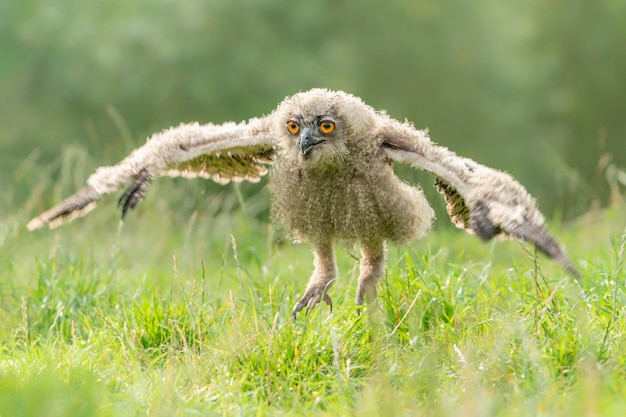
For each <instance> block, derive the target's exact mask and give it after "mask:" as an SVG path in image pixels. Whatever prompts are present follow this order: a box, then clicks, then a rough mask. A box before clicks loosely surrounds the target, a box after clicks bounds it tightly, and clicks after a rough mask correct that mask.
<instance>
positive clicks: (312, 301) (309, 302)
mask: <svg viewBox="0 0 626 417" xmlns="http://www.w3.org/2000/svg"><path fill="white" fill-rule="evenodd" d="M322 294H323V295H322ZM321 300H324V302H325V303H326V304H327V305H328V306H329V307H330V312H331V313H332V312H333V301H332V300H331V298H330V295H328V294H327V293H326V292H324V289H323V288H312V289H310V290H308V291H307V292H306V293H305V294H304V295H303V296H302V298H301V299H300V301H298V302H297V303H296V305H295V306H294V307H293V310H291V315H292V316H293V318H294V320H295V319H296V317H297V316H298V313H299V312H300V311H302V310H303V309H304V307H305V306H306V310H305V311H306V314H309V311H310V310H311V309H313V307H315V306H316V305H317V303H319V302H320V301H321Z"/></svg>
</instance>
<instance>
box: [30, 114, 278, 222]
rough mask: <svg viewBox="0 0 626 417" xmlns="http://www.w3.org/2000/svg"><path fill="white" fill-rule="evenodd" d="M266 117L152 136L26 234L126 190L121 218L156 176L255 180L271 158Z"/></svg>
mask: <svg viewBox="0 0 626 417" xmlns="http://www.w3.org/2000/svg"><path fill="white" fill-rule="evenodd" d="M268 123H269V122H268V120H267V118H260V119H251V120H249V121H248V122H242V123H240V124H236V123H225V124H222V125H214V124H205V125H200V124H198V123H192V124H181V125H180V126H178V127H173V128H170V129H167V130H164V131H162V132H159V133H156V134H154V135H153V136H152V137H150V138H149V139H148V141H147V142H146V143H145V144H144V145H143V146H141V147H139V148H137V149H135V150H134V151H133V152H131V154H130V155H128V156H127V157H126V158H124V159H123V160H122V161H121V162H120V163H118V164H117V165H113V166H106V167H100V168H98V169H97V170H96V172H95V173H94V174H92V175H91V176H90V177H89V178H88V180H87V186H86V187H85V188H83V189H81V190H80V191H78V192H77V193H76V194H74V195H72V196H71V197H69V198H67V199H66V200H64V201H62V202H61V203H59V204H58V205H56V206H54V207H53V208H51V209H50V210H48V211H46V212H45V213H43V214H41V215H40V216H37V217H35V218H34V219H32V220H31V221H30V222H29V223H28V224H27V226H26V227H27V228H28V230H35V229H39V228H41V227H44V226H46V225H47V226H49V227H50V228H55V227H57V226H60V225H62V224H65V223H67V222H69V221H71V220H73V219H75V218H77V217H80V216H83V215H85V214H87V213H88V212H89V211H91V210H92V209H93V208H94V207H95V204H96V202H97V201H98V200H99V199H100V198H101V197H102V196H104V195H105V194H109V193H112V192H115V191H117V190H119V189H120V188H122V187H124V186H127V188H126V191H125V192H124V193H123V194H122V196H121V198H120V200H119V205H120V207H121V209H122V215H124V214H126V212H127V211H128V210H129V209H131V208H134V207H135V206H136V205H137V203H139V201H141V199H142V198H143V196H144V194H145V193H146V191H147V189H148V185H149V183H150V181H151V180H152V179H153V178H154V177H156V176H158V175H169V176H182V177H186V178H195V177H203V178H210V179H213V180H215V181H217V182H219V183H226V182H228V181H231V180H233V181H243V180H246V181H258V180H259V178H260V177H261V176H262V175H264V174H265V173H266V172H267V168H266V164H268V163H271V161H272V159H273V155H274V141H273V139H272V137H271V135H270V128H269V126H268Z"/></svg>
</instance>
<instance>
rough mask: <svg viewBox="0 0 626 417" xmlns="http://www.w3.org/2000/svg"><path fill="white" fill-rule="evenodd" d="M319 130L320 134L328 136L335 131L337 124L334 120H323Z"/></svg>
mask: <svg viewBox="0 0 626 417" xmlns="http://www.w3.org/2000/svg"><path fill="white" fill-rule="evenodd" d="M319 128H320V132H322V133H323V134H325V135H328V134H329V133H333V131H334V130H335V122H333V121H332V120H322V121H321V122H320V124H319Z"/></svg>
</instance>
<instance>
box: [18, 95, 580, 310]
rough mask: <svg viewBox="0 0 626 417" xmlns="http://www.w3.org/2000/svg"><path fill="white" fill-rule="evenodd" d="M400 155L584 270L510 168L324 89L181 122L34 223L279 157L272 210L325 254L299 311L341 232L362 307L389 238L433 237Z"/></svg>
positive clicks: (483, 232) (323, 291)
mask: <svg viewBox="0 0 626 417" xmlns="http://www.w3.org/2000/svg"><path fill="white" fill-rule="evenodd" d="M396 162H398V163H403V164H407V165H410V166H413V167H415V168H418V169H423V170H425V171H428V172H429V173H431V174H433V175H434V176H435V177H436V181H435V185H436V187H437V189H438V191H439V192H440V193H442V194H443V195H444V197H445V199H446V202H447V211H448V213H449V215H450V217H451V219H452V221H453V222H454V223H455V224H456V225H457V227H460V228H463V229H465V230H467V231H468V232H470V233H474V234H476V235H478V236H479V237H480V238H482V239H484V240H488V239H491V238H493V237H496V236H502V237H513V238H518V239H522V240H525V241H528V242H531V243H533V244H535V245H536V246H537V248H539V249H540V250H541V251H543V252H544V253H546V254H547V255H548V256H550V257H552V258H553V259H555V260H556V261H557V262H559V263H560V264H561V265H563V266H564V267H565V268H566V269H567V270H568V271H569V272H570V273H571V274H573V275H574V276H578V272H577V270H576V268H575V267H574V265H573V264H572V263H571V261H570V260H569V259H568V258H567V256H566V255H565V253H564V251H563V250H562V249H561V247H560V246H559V245H558V244H557V242H556V241H555V240H554V239H553V238H552V237H551V236H550V234H549V233H548V232H547V230H546V229H545V227H544V222H545V220H544V217H543V216H542V214H541V213H540V212H539V210H538V209H537V204H536V201H535V200H534V198H533V197H532V196H531V195H530V194H529V193H528V192H527V191H526V189H525V188H524V187H523V186H522V185H520V184H519V183H518V182H517V181H515V180H514V179H513V178H512V177H511V176H510V175H508V174H505V173H503V172H500V171H497V170H494V169H491V168H488V167H485V166H483V165H480V164H478V163H476V162H474V161H472V160H470V159H467V158H463V157H459V156H457V155H456V154H455V153H453V152H451V151H449V150H448V149H447V148H445V147H443V146H438V145H436V144H434V143H433V142H431V141H430V139H429V138H428V135H427V133H426V131H423V130H417V129H415V128H414V127H413V125H411V124H409V123H401V122H399V121H397V120H395V119H393V118H391V117H389V116H387V115H386V114H384V113H381V112H376V111H375V110H374V109H373V108H372V107H370V106H368V105H366V104H365V103H363V102H362V101H361V100H360V99H359V98H357V97H355V96H352V95H350V94H347V93H344V92H341V91H329V90H325V89H313V90H310V91H307V92H302V93H298V94H295V95H293V96H290V97H287V98H286V99H285V100H283V102H282V103H280V104H279V105H278V107H277V108H276V109H275V110H274V111H273V112H272V113H270V114H269V115H267V116H265V117H262V118H254V119H250V120H249V121H247V122H243V123H240V124H235V123H225V124H222V125H214V124H205V125H199V124H197V123H193V124H182V125H180V126H178V127H174V128H171V129H168V130H165V131H163V132H160V133H157V134H155V135H153V136H152V137H151V138H150V139H149V140H148V141H147V143H146V144H145V145H143V146H142V147H140V148H138V149H136V150H135V151H133V152H132V153H131V154H130V155H129V156H128V157H126V158H125V159H124V160H122V161H121V162H120V163H119V164H117V165H114V166H109V167H102V168H99V169H98V170H97V171H96V172H95V173H94V174H93V175H92V176H91V177H89V179H88V180H87V187H85V188H83V189H82V190H80V191H79V192H78V193H76V194H74V195H73V196H71V197H69V198H68V199H67V200H65V201H63V202H61V203H60V204H59V205H57V206H55V207H53V208H52V209H50V210H48V211H46V212H45V213H43V214H42V215H40V216H38V217H36V218H34V219H33V220H31V221H30V222H29V223H28V225H27V227H28V229H29V230H34V229H38V228H40V227H43V226H45V225H48V226H50V227H51V228H52V227H56V226H58V225H60V224H63V223H65V222H68V221H70V220H72V219H74V218H75V217H78V216H81V215H84V214H86V213H87V212H88V211H90V210H91V209H92V208H93V207H94V205H95V202H96V201H97V200H99V199H100V198H101V197H102V196H103V195H105V194H108V193H111V192H114V191H116V190H118V189H120V188H122V187H127V188H126V191H125V192H124V193H123V195H122V197H121V198H120V201H119V204H120V206H121V208H122V213H123V214H125V213H126V212H127V210H129V209H132V208H134V207H135V206H136V204H137V203H138V202H139V201H140V200H141V199H142V197H143V195H144V194H145V192H146V191H147V189H148V186H149V183H150V181H152V180H153V179H154V178H155V177H156V176H158V175H170V176H183V177H186V178H195V177H203V178H210V179H213V180H215V181H217V182H219V183H225V182H228V181H231V180H234V181H243V180H245V181H258V180H259V179H260V177H261V176H262V175H264V174H265V173H266V171H267V167H266V166H267V165H273V166H272V169H271V171H270V179H269V190H270V192H271V194H272V197H273V198H272V217H273V218H274V220H275V221H276V222H277V223H278V224H279V225H281V226H282V227H284V228H285V229H286V230H287V231H288V232H289V233H291V235H292V237H293V238H294V239H295V240H298V241H305V242H309V243H310V244H311V245H312V246H313V253H314V271H313V275H312V276H311V279H310V281H309V284H308V286H307V288H306V290H305V293H304V295H303V296H302V298H301V299H300V300H299V301H298V302H297V303H296V305H295V307H294V309H293V314H294V316H295V315H296V314H297V313H298V312H299V311H300V310H302V309H303V308H306V309H307V310H308V309H309V308H311V307H312V306H314V305H315V304H317V303H318V302H319V301H321V300H324V301H325V302H326V303H328V304H329V305H330V304H331V299H330V296H329V295H328V293H327V290H328V289H329V287H330V286H331V285H332V283H333V282H334V280H335V279H336V278H337V267H336V263H335V257H334V252H333V243H334V242H336V241H337V240H351V241H358V242H360V243H361V254H362V259H361V271H360V276H359V279H358V287H357V295H356V302H357V304H359V305H360V304H363V302H364V300H365V299H366V298H367V299H368V300H369V301H371V300H373V299H374V298H375V296H376V283H377V281H378V280H379V279H380V277H381V276H382V275H383V274H384V268H385V254H386V244H387V242H392V243H404V242H408V241H410V240H412V239H416V238H420V237H423V236H424V235H425V234H426V232H427V231H428V229H429V228H430V225H431V222H432V219H433V217H434V212H433V210H432V209H431V207H430V206H429V204H428V202H427V201H426V199H425V197H424V194H423V192H422V190H421V189H420V188H418V187H413V186H410V185H408V184H406V183H404V182H403V181H401V180H400V179H399V178H398V177H396V176H395V175H394V173H393V170H392V164H393V163H396Z"/></svg>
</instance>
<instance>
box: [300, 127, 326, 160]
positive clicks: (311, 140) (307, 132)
mask: <svg viewBox="0 0 626 417" xmlns="http://www.w3.org/2000/svg"><path fill="white" fill-rule="evenodd" d="M322 142H326V141H325V140H324V139H321V140H316V138H315V137H314V136H313V131H312V130H311V129H304V130H303V131H302V136H300V150H302V156H304V158H305V159H306V158H308V157H310V156H311V151H312V150H313V148H314V147H315V145H319V144H320V143H322Z"/></svg>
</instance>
